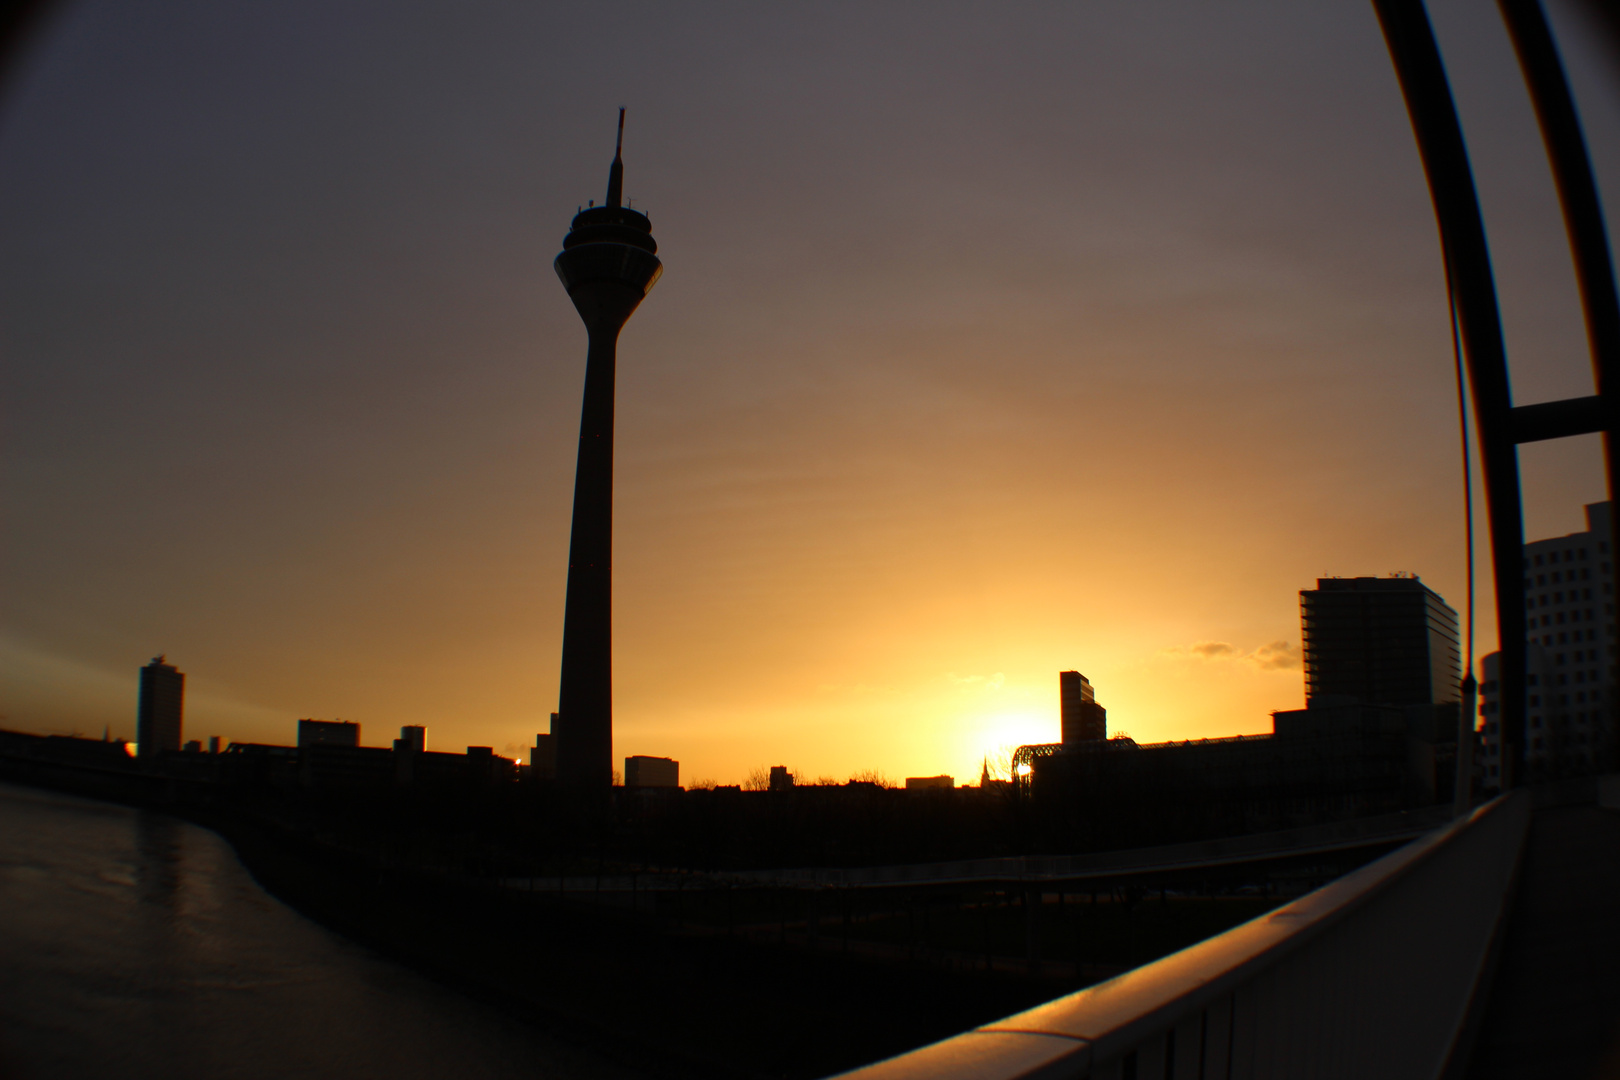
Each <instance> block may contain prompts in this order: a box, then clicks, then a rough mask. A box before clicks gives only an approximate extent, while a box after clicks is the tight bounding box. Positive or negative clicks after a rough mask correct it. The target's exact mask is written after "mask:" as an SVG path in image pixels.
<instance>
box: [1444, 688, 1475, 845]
mask: <svg viewBox="0 0 1620 1080" xmlns="http://www.w3.org/2000/svg"><path fill="white" fill-rule="evenodd" d="M1478 690H1479V684H1478V683H1477V682H1475V681H1474V673H1473V672H1472V671H1470V672H1469V673H1468V674H1467V675H1465V676H1463V681H1462V701H1460V702H1458V703H1457V778H1456V786H1455V787H1453V788H1452V798H1451V814H1452V817H1462V816H1463V815H1464V814H1466V813H1468V812H1469V811H1470V810H1472V809H1473V808H1474V710H1475V709H1476V708H1477V707H1478V706H1477V705H1476V704H1475V703H1476V702H1477V701H1478V700H1479V698H1478V695H1477V692H1478Z"/></svg>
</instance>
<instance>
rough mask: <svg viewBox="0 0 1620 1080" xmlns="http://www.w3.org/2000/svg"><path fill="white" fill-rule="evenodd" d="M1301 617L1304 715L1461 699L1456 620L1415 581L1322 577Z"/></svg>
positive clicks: (1305, 597) (1303, 601)
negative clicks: (1328, 709)
mask: <svg viewBox="0 0 1620 1080" xmlns="http://www.w3.org/2000/svg"><path fill="white" fill-rule="evenodd" d="M1299 610H1300V622H1301V623H1302V625H1303V636H1304V644H1305V707H1306V708H1307V709H1316V708H1324V707H1331V706H1335V705H1424V704H1433V705H1443V704H1447V703H1450V702H1454V701H1456V700H1457V699H1458V697H1459V691H1458V685H1457V684H1458V680H1459V679H1460V677H1461V676H1460V664H1459V662H1460V659H1461V651H1460V649H1459V648H1458V645H1457V613H1456V612H1455V611H1453V610H1452V609H1451V607H1450V605H1448V604H1447V603H1446V602H1445V601H1444V600H1442V599H1440V596H1439V594H1438V593H1436V592H1435V591H1434V590H1432V589H1430V588H1429V587H1428V586H1426V585H1424V584H1423V582H1422V581H1420V580H1419V579H1418V578H1417V577H1416V576H1412V577H1387V578H1373V577H1358V578H1320V579H1318V580H1317V582H1316V588H1314V589H1302V590H1301V591H1300V594H1299Z"/></svg>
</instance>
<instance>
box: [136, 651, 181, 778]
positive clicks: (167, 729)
mask: <svg viewBox="0 0 1620 1080" xmlns="http://www.w3.org/2000/svg"><path fill="white" fill-rule="evenodd" d="M185 703H186V676H185V672H183V671H180V670H179V669H178V668H176V667H175V666H174V665H173V664H165V663H164V662H163V657H161V656H157V657H153V659H152V662H151V663H150V664H147V665H146V666H145V667H143V668H141V692H140V700H139V703H138V704H137V706H136V712H135V752H136V753H137V754H139V755H140V756H141V757H156V756H157V755H158V754H161V753H163V752H164V751H166V750H179V749H180V722H181V714H182V713H183V712H184V711H185Z"/></svg>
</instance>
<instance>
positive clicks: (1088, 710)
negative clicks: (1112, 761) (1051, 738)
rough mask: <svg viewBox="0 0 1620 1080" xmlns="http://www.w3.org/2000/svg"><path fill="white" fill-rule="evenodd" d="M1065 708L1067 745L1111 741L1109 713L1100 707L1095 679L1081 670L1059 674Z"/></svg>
mask: <svg viewBox="0 0 1620 1080" xmlns="http://www.w3.org/2000/svg"><path fill="white" fill-rule="evenodd" d="M1058 696H1059V700H1060V701H1061V703H1062V709H1063V745H1065V746H1069V745H1071V744H1073V743H1077V742H1091V741H1094V740H1096V739H1106V738H1108V710H1106V709H1104V708H1103V707H1102V706H1101V705H1099V704H1097V695H1096V691H1094V690H1093V689H1092V688H1091V680H1089V679H1087V678H1086V677H1085V676H1084V675H1082V674H1080V673H1079V672H1078V671H1060V672H1058Z"/></svg>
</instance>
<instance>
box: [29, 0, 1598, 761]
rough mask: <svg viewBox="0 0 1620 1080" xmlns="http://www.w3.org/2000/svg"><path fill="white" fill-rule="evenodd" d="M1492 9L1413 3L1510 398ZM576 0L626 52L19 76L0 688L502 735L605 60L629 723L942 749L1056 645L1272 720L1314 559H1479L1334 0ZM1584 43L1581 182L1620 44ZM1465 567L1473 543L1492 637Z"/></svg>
mask: <svg viewBox="0 0 1620 1080" xmlns="http://www.w3.org/2000/svg"><path fill="white" fill-rule="evenodd" d="M1470 10H1471V9H1470V8H1469V7H1468V5H1466V4H1461V3H1450V4H1435V5H1433V12H1434V19H1435V23H1436V28H1437V32H1438V33H1439V35H1440V36H1441V38H1442V40H1443V42H1444V45H1445V48H1446V51H1447V55H1448V62H1449V63H1451V64H1452V65H1453V66H1454V68H1455V76H1454V79H1455V88H1456V93H1457V98H1458V102H1459V108H1460V111H1461V114H1462V119H1463V122H1464V124H1465V125H1466V126H1467V128H1468V137H1469V140H1470V150H1471V152H1472V153H1473V154H1474V165H1475V169H1476V171H1477V173H1478V182H1479V185H1480V190H1481V196H1482V200H1483V205H1484V210H1485V214H1486V221H1487V227H1488V228H1489V229H1490V238H1491V243H1492V252H1493V256H1494V257H1495V259H1496V273H1497V277H1498V285H1499V288H1500V289H1501V292H1502V299H1503V313H1504V315H1503V317H1504V324H1505V328H1506V332H1507V337H1508V344H1509V349H1510V356H1511V359H1512V363H1513V372H1514V393H1515V398H1516V401H1517V402H1519V403H1521V404H1522V403H1528V402H1534V401H1542V400H1551V399H1556V398H1563V397H1572V396H1577V395H1584V394H1590V393H1592V392H1593V391H1592V386H1591V376H1590V369H1589V365H1588V361H1587V358H1586V343H1585V340H1584V337H1583V336H1582V329H1581V327H1582V320H1581V315H1580V308H1579V302H1578V299H1577V294H1576V291H1575V284H1574V280H1573V275H1572V273H1571V271H1570V269H1569V266H1570V262H1569V258H1568V254H1567V248H1566V245H1565V239H1564V234H1563V226H1562V224H1561V221H1560V218H1559V211H1558V205H1557V200H1556V197H1555V195H1554V191H1553V187H1552V184H1551V181H1550V178H1549V176H1548V174H1547V168H1546V164H1545V159H1544V157H1543V155H1542V153H1541V149H1540V141H1539V136H1538V134H1537V130H1536V128H1535V124H1534V118H1533V116H1532V114H1531V111H1530V106H1529V104H1528V103H1527V102H1526V101H1525V99H1524V95H1523V91H1522V87H1521V86H1519V85H1517V84H1516V83H1515V80H1516V78H1517V76H1516V74H1515V71H1516V69H1515V67H1514V61H1513V58H1512V54H1511V49H1510V47H1509V45H1508V42H1507V39H1506V37H1505V35H1504V33H1503V31H1502V30H1501V27H1500V25H1499V24H1498V23H1497V22H1496V21H1493V20H1487V19H1475V18H1473V17H1472V16H1471V15H1470ZM604 12H605V13H606V14H604ZM1551 13H1552V15H1553V17H1554V18H1555V19H1559V18H1562V19H1566V20H1574V19H1576V18H1577V17H1578V16H1577V14H1575V13H1569V12H1562V9H1558V8H1554V9H1552V12H1551ZM592 17H606V18H608V19H610V21H612V22H613V25H614V26H615V28H616V29H615V35H616V36H615V37H614V39H613V42H612V46H611V48H610V46H609V43H608V42H607V41H606V36H605V35H602V36H598V35H593V34H590V33H587V32H586V31H585V30H584V25H585V20H586V16H585V14H583V13H581V12H577V11H572V10H569V9H561V8H552V7H547V6H544V5H539V6H535V7H534V8H533V9H525V8H522V7H510V8H508V7H499V6H497V7H493V8H491V9H490V10H489V11H488V12H486V13H485V17H483V18H481V19H468V20H466V21H464V22H459V23H458V24H457V25H456V28H455V29H454V30H453V31H450V30H447V29H446V28H445V26H443V25H441V22H442V20H441V19H439V18H438V17H436V16H435V15H434V14H433V12H432V11H430V10H429V9H428V8H427V7H425V6H424V7H421V8H419V7H418V6H417V5H414V4H407V5H404V6H402V7H401V8H400V9H399V10H398V11H396V12H392V13H391V14H390V15H389V19H388V25H387V27H386V32H382V33H378V32H375V31H376V28H375V27H374V26H373V25H372V20H371V19H370V17H369V16H363V15H361V14H357V13H354V12H350V13H348V14H323V15H319V16H317V15H313V14H310V13H309V12H305V13H304V14H302V15H300V16H298V17H297V18H299V19H305V20H308V21H309V22H310V25H305V24H303V23H299V24H297V25H292V24H291V23H282V22H278V21H277V19H278V16H277V15H276V13H274V12H273V11H270V10H265V11H260V12H256V13H253V12H250V13H243V12H237V13H235V15H234V16H232V19H231V20H230V21H228V22H227V20H225V19H224V18H223V16H221V15H219V14H217V13H215V12H213V11H212V10H211V9H210V8H209V7H207V6H205V5H199V6H196V7H192V8H184V9H183V10H182V11H181V13H180V14H178V15H175V16H174V18H173V19H172V20H170V21H162V20H158V21H156V22H142V21H141V20H140V19H139V17H138V16H137V15H136V14H134V13H131V12H127V11H122V12H121V11H119V10H117V9H116V8H113V7H110V6H94V5H92V6H90V7H88V8H86V9H84V10H82V11H80V12H78V13H77V14H74V15H72V16H71V17H65V18H62V19H59V20H57V21H56V22H55V23H54V24H53V25H52V26H51V28H50V29H49V32H48V33H46V34H45V35H44V37H43V38H42V40H41V42H40V44H39V46H38V48H37V50H36V53H35V55H33V56H32V57H31V59H30V61H29V63H28V64H27V65H26V68H25V70H24V71H23V72H22V74H21V75H20V76H19V78H20V79H21V80H22V82H21V83H20V86H21V89H20V91H19V93H18V94H17V95H16V96H14V97H13V98H11V99H10V100H9V102H8V103H7V105H6V107H5V111H4V113H3V114H0V236H3V237H4V238H5V239H4V241H3V243H0V273H3V274H4V282H5V288H4V290H3V295H4V296H5V297H6V299H5V301H4V318H3V321H0V349H3V355H4V356H5V357H6V363H5V369H6V372H5V383H4V395H3V396H4V402H5V404H4V406H3V408H4V416H5V424H6V429H7V436H6V439H5V442H4V445H3V447H0V453H3V454H4V463H5V470H4V474H3V476H4V479H3V482H4V485H5V489H4V490H5V495H4V500H3V504H4V507H5V541H4V552H5V557H4V567H3V569H0V573H3V575H4V578H3V580H4V585H5V597H6V602H5V609H4V621H3V623H0V679H3V682H0V689H3V692H4V700H3V702H0V711H3V712H4V720H3V726H6V727H11V728H17V729H21V730H28V731H38V732H70V731H78V732H83V733H87V734H95V735H99V734H100V733H101V732H102V730H103V728H104V727H110V730H111V732H112V734H113V735H115V736H117V735H122V736H124V737H126V738H127V737H133V734H134V718H135V680H136V672H137V669H138V668H139V666H140V665H141V664H143V663H145V662H146V661H147V660H148V658H150V657H152V656H155V655H157V654H159V653H165V654H167V656H168V657H169V659H170V661H171V662H173V663H175V664H177V665H178V666H179V667H181V668H182V669H183V670H184V671H185V672H186V674H187V678H188V686H187V698H186V717H185V720H186V728H187V737H188V738H193V737H195V738H203V739H206V738H207V737H208V736H209V735H214V734H217V735H220V736H221V737H222V738H223V739H224V740H226V741H230V740H236V741H261V742H290V741H291V740H292V738H293V729H294V723H295V721H296V720H297V719H298V718H300V717H317V718H327V719H336V718H341V719H344V720H351V721H356V722H358V723H359V724H361V726H362V741H363V743H364V744H366V745H372V746H386V745H389V743H390V740H392V739H393V738H394V737H395V736H396V735H398V733H399V732H398V729H399V728H400V727H401V726H402V725H407V724H421V725H425V726H426V728H427V740H428V746H429V747H430V748H432V749H461V748H464V747H465V746H467V745H473V744H476V745H490V746H493V747H494V748H495V751H496V753H500V754H506V755H508V756H519V755H522V754H524V753H525V751H526V748H527V747H529V746H530V745H532V744H533V742H534V736H535V734H536V733H537V732H541V731H545V730H546V729H547V719H548V716H549V714H550V713H551V712H552V711H554V710H555V709H556V708H557V692H558V670H559V660H560V648H561V633H562V613H563V601H564V584H565V574H566V569H567V551H568V536H569V513H570V499H571V493H572V484H573V475H574V465H575V451H576V443H577V438H578V430H579V428H578V425H579V411H580V394H581V388H582V380H583V375H584V357H585V335H584V331H583V330H582V329H581V327H580V324H579V319H578V317H577V316H576V314H575V312H574V310H573V308H572V307H571V305H570V303H569V300H568V297H567V295H566V294H565V293H564V290H563V288H562V287H561V286H560V285H559V283H558V280H557V278H556V276H555V275H554V274H553V272H552V268H551V260H552V259H553V257H554V256H555V255H556V254H557V251H558V250H559V246H560V242H561V239H562V236H563V234H564V232H565V231H566V229H567V228H568V225H569V220H570V218H571V217H572V216H573V214H574V212H575V210H576V209H577V208H578V207H579V206H580V205H582V204H584V203H586V201H587V200H589V199H598V200H599V199H600V198H601V188H602V183H603V180H604V178H605V176H606V170H607V165H608V161H609V160H610V158H611V151H612V148H613V147H612V135H613V131H612V121H613V118H614V116H615V114H616V110H617V108H618V107H619V106H620V105H626V106H627V107H628V109H629V117H630V119H629V123H628V126H627V128H626V136H625V162H626V184H625V193H626V195H627V196H629V197H630V198H632V199H634V204H635V206H636V208H637V209H639V210H644V211H645V212H646V213H648V214H649V215H650V216H651V218H652V221H653V225H654V227H655V229H656V231H657V237H658V245H659V257H660V258H661V259H663V261H664V273H663V277H662V279H661V280H660V281H659V283H658V286H657V288H656V289H654V290H653V291H652V293H651V294H650V296H649V297H648V299H647V300H646V302H645V303H644V304H643V305H642V306H641V308H640V309H639V311H638V312H637V313H636V315H635V317H634V318H633V319H632V320H631V321H630V323H629V325H628V326H627V328H626V329H625V331H624V334H623V336H622V338H621V339H620V341H619V353H618V365H619V367H618V385H617V414H616V422H617V430H616V436H615V437H616V450H617V457H616V472H615V477H614V481H615V502H614V512H615V532H614V540H615V551H614V573H615V577H614V620H615V624H614V641H615V654H614V694H615V699H614V710H615V712H614V754H615V759H616V761H618V759H622V758H623V757H624V756H625V755H629V754H648V755H658V756H668V757H673V758H676V759H678V760H679V761H680V762H681V778H682V781H683V782H691V781H695V780H701V779H712V780H715V781H718V782H720V783H737V782H739V781H741V780H743V779H744V777H745V776H746V775H747V774H748V773H749V771H750V770H752V769H755V768H758V767H761V766H768V765H775V764H782V765H786V766H788V767H789V768H790V769H792V770H794V771H795V772H796V773H797V774H798V775H799V776H800V777H801V779H806V780H813V779H815V778H818V777H830V778H834V779H838V780H843V779H845V778H847V777H849V776H850V775H851V774H852V773H855V772H860V771H865V770H877V771H880V772H882V773H883V774H885V775H887V776H888V777H890V778H891V779H896V780H898V779H901V778H903V777H905V776H908V775H909V776H923V775H932V774H937V773H949V774H951V775H953V776H954V777H956V779H957V781H958V782H959V783H961V782H976V780H977V777H978V776H979V773H980V769H981V765H982V763H984V762H985V761H986V759H989V760H990V761H991V762H992V763H996V764H997V765H998V767H1004V762H1005V758H1006V752H1007V750H1008V749H1009V748H1011V747H1014V746H1017V745H1019V744H1023V743H1031V742H1049V741H1053V740H1055V739H1056V738H1057V737H1058V683H1057V674H1058V672H1059V671H1060V670H1064V669H1071V668H1072V669H1078V670H1080V671H1082V672H1084V673H1085V674H1086V676H1087V677H1088V678H1089V679H1090V680H1091V682H1092V683H1093V684H1094V685H1095V686H1096V689H1097V699H1098V701H1100V702H1101V703H1102V704H1103V705H1104V706H1106V708H1107V710H1108V722H1109V728H1110V731H1113V732H1117V731H1125V732H1128V733H1129V734H1130V735H1131V736H1132V737H1134V738H1135V739H1137V740H1138V741H1139V742H1148V741H1157V740H1164V739H1185V738H1204V737H1211V736H1219V735H1230V734H1239V733H1252V732H1261V731H1269V730H1270V724H1271V720H1270V716H1269V714H1270V712H1271V711H1272V710H1276V709H1292V708H1299V707H1301V705H1302V703H1303V679H1302V673H1301V671H1300V666H1299V644H1300V636H1299V610H1298V603H1299V600H1298V592H1299V590H1301V589H1305V588H1311V587H1313V586H1314V584H1315V581H1316V579H1317V578H1318V577H1323V576H1356V575H1367V574H1376V575H1384V574H1389V573H1392V572H1396V571H1402V572H1410V573H1415V574H1418V575H1420V576H1421V577H1422V579H1423V581H1424V583H1425V584H1427V585H1429V586H1431V587H1432V588H1434V589H1435V590H1436V591H1438V592H1439V593H1440V594H1441V595H1442V596H1444V597H1445V598H1446V599H1447V601H1448V602H1450V603H1451V605H1452V606H1453V607H1455V608H1457V609H1459V611H1461V610H1462V609H1463V608H1464V606H1465V605H1466V602H1467V596H1466V590H1465V586H1464V550H1463V520H1462V505H1463V495H1462V489H1461V483H1462V481H1461V466H1460V462H1459V459H1458V457H1459V455H1458V433H1457V401H1456V389H1455V383H1454V376H1453V371H1452V367H1451V364H1452V359H1451V351H1450V337H1449V335H1450V327H1449V323H1448V319H1447V309H1446V303H1445V294H1444V282H1443V277H1442V266H1441V262H1440V257H1439V252H1438V245H1437V241H1436V237H1435V227H1434V223H1433V215H1432V211H1431V209H1430V204H1429V197H1428V193H1427V190H1426V188H1425V186H1424V179H1423V174H1422V170H1421V166H1420V162H1419V160H1418V157H1417V153H1416V151H1415V149H1414V145H1413V139H1412V134H1411V128H1410V126H1409V123H1408V120H1407V114H1406V111H1405V108H1404V106H1403V104H1402V100H1401V97H1400V92H1399V89H1398V87H1397V85H1396V82H1395V78H1394V76H1393V75H1392V73H1391V69H1390V64H1389V60H1388V54H1387V52H1386V50H1385V47H1384V44H1383V41H1382V39H1381V38H1380V35H1379V29H1378V26H1377V23H1376V20H1375V18H1374V14H1373V12H1372V10H1371V8H1370V7H1367V6H1365V5H1361V6H1357V5H1349V6H1339V7H1334V6H1328V5H1319V6H1305V7H1301V6H1296V5H1273V6H1270V7H1265V6H1256V7H1254V8H1252V9H1250V10H1246V11H1244V12H1239V13H1231V12H1223V11H1216V10H1210V9H1208V8H1207V7H1205V6H1201V5H1178V6H1175V7H1174V8H1173V9H1165V10H1163V11H1144V10H1142V9H1141V8H1140V7H1138V6H1136V5H1125V4H1104V5H1087V6H1085V7H1084V8H1064V7H1054V8H1045V7H1043V8H1032V7H1027V8H1015V9H1012V10H1002V9H999V8H991V7H983V6H974V5H946V6H943V7H938V8H934V7H930V8H929V9H928V15H927V17H923V16H922V15H921V13H920V12H919V11H916V10H912V9H907V8H903V7H896V8H888V7H884V8H881V9H879V10H868V9H867V8H865V7H859V6H850V7H837V6H829V7H826V8H818V9H813V10H797V9H795V10H790V11H775V10H771V11H767V10H763V9H761V10H747V9H742V10H732V9H726V11H724V12H720V11H718V10H714V9H694V10H692V11H689V12H682V11H679V10H676V9H665V8H661V7H656V6H645V7H643V6H638V5H620V6H609V7H607V8H604V9H602V11H597V12H593V14H592ZM327 19H329V20H330V22H324V21H322V20H327ZM255 20H258V21H261V22H262V25H255ZM1566 37H1567V38H1568V39H1569V40H1570V41H1572V42H1576V43H1577V44H1576V45H1574V46H1572V49H1573V51H1572V52H1571V54H1570V57H1569V64H1570V69H1571V75H1572V79H1573V80H1574V81H1575V82H1576V84H1577V88H1578V89H1583V91H1584V95H1583V98H1582V100H1583V101H1589V102H1592V103H1593V107H1594V110H1595V111H1593V112H1592V113H1591V114H1590V115H1586V116H1583V122H1584V123H1585V124H1586V126H1587V131H1588V138H1589V140H1590V142H1591V145H1592V149H1593V153H1594V160H1595V163H1596V167H1597V172H1598V176H1599V178H1600V181H1602V182H1603V183H1604V184H1605V194H1606V197H1607V199H1608V201H1609V204H1610V205H1611V206H1612V205H1616V203H1617V198H1616V196H1617V194H1620V93H1616V91H1617V90H1620V87H1616V86H1615V85H1614V84H1613V83H1614V76H1613V74H1612V71H1611V70H1607V69H1605V67H1604V62H1603V60H1602V58H1601V57H1599V56H1597V55H1596V54H1595V53H1594V54H1587V53H1583V52H1582V51H1581V47H1580V46H1579V44H1578V42H1579V41H1580V40H1581V39H1580V35H1578V34H1568V35H1566ZM1521 459H1522V461H1523V464H1524V469H1525V490H1526V512H1527V530H1528V535H1529V537H1530V538H1532V539H1534V538H1539V537H1542V536H1549V535H1554V534H1558V533H1565V532H1570V531H1573V530H1576V529H1579V528H1581V527H1582V520H1583V519H1582V510H1581V507H1582V504H1583V503H1584V502H1594V501H1598V500H1600V499H1602V498H1604V497H1605V495H1604V486H1603V478H1602V471H1601V460H1600V456H1599V446H1598V438H1597V436H1587V437H1583V438H1580V439H1574V440H1567V441H1565V442H1563V443H1558V444H1541V445H1535V446H1527V447H1526V448H1524V449H1523V450H1522V451H1521ZM1480 554H1481V558H1482V559H1484V558H1486V557H1488V550H1487V549H1486V548H1485V547H1484V544H1483V541H1482V546H1481V553H1480ZM1491 604H1492V597H1491V594H1490V591H1489V587H1488V575H1486V574H1482V575H1481V588H1480V591H1479V595H1478V597H1477V605H1478V610H1479V611H1480V613H1481V614H1480V618H1479V626H1478V639H1477V647H1476V650H1475V652H1476V655H1479V654H1483V653H1485V652H1488V651H1490V650H1491V649H1492V648H1493V647H1494V628H1493V624H1492V621H1491V611H1492V608H1491ZM621 763H622V762H621Z"/></svg>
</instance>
